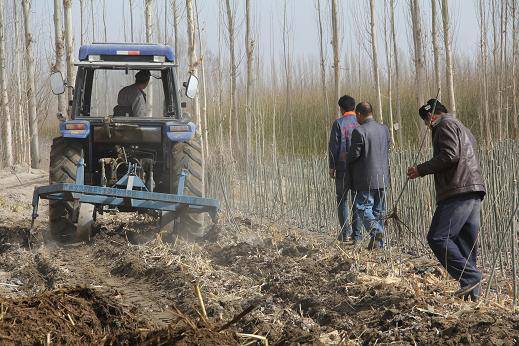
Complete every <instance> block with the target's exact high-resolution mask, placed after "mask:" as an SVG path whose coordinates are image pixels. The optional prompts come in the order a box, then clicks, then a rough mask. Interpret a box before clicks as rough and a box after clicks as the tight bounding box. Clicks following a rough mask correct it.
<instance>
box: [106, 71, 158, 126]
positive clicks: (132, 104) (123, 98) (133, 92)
mask: <svg viewBox="0 0 519 346" xmlns="http://www.w3.org/2000/svg"><path fill="white" fill-rule="evenodd" d="M150 75H151V74H150V71H148V70H140V71H139V72H137V73H136V74H135V83H134V84H132V85H128V86H126V87H124V88H122V89H121V90H120V91H119V94H118V96H117V107H115V109H114V115H115V116H119V115H121V113H122V114H128V115H129V116H131V117H145V116H146V93H145V92H144V89H146V87H147V86H148V83H149V82H150ZM116 113H118V114H116Z"/></svg>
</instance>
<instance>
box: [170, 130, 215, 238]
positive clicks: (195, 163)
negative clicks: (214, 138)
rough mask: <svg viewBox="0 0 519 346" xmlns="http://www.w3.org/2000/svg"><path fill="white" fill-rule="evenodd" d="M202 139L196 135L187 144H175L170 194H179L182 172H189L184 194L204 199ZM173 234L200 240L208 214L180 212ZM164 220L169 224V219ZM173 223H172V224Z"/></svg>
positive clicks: (172, 150)
mask: <svg viewBox="0 0 519 346" xmlns="http://www.w3.org/2000/svg"><path fill="white" fill-rule="evenodd" d="M203 167H204V165H203V155H202V144H201V138H200V136H198V135H195V136H194V137H193V138H192V139H190V140H189V141H186V142H178V143H175V144H173V146H172V149H171V166H170V193H174V194H176V193H178V181H179V178H180V174H181V172H182V170H187V172H188V174H187V176H186V180H185V184H184V194H186V195H190V196H197V197H203V194H204V185H203V184H204V183H203V177H204V171H203ZM175 218H176V220H175V222H174V227H173V233H174V234H175V235H179V236H181V237H183V238H186V239H200V238H202V237H203V236H204V235H205V231H206V228H207V219H208V217H207V213H192V212H191V213H190V212H188V211H187V210H180V211H179V212H177V214H176V215H175ZM164 220H165V221H166V223H167V220H168V217H165V218H164ZM170 223H171V222H170ZM163 225H164V223H163Z"/></svg>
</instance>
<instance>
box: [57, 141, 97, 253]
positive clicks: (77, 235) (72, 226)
mask: <svg viewBox="0 0 519 346" xmlns="http://www.w3.org/2000/svg"><path fill="white" fill-rule="evenodd" d="M82 152H83V147H82V145H81V143H78V142H76V141H68V140H66V139H64V138H62V137H58V138H54V140H53V141H52V146H51V149H50V165H49V183H50V184H58V183H75V181H76V170H77V165H78V163H79V160H80V159H81V155H82ZM93 211H94V209H93V206H92V205H89V204H77V205H75V204H74V202H68V201H52V200H49V229H48V233H47V238H50V240H53V241H56V242H59V243H63V244H66V243H73V242H76V241H80V240H88V238H89V237H90V231H91V227H92V223H93ZM74 213H77V214H76V215H78V218H77V223H73V222H72V221H71V217H72V215H73V214H74Z"/></svg>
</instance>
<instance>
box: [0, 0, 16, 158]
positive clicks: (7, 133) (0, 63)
mask: <svg viewBox="0 0 519 346" xmlns="http://www.w3.org/2000/svg"><path fill="white" fill-rule="evenodd" d="M4 23H5V22H4V4H3V1H0V112H1V113H2V114H3V116H4V117H3V119H2V123H3V125H4V126H3V129H4V134H3V137H4V141H3V142H4V143H3V145H4V151H5V163H6V165H7V166H9V167H11V166H12V165H13V164H14V158H13V137H12V126H11V110H10V108H9V96H8V94H7V81H6V73H5V70H6V65H5V32H4Z"/></svg>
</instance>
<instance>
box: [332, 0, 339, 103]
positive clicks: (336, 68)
mask: <svg viewBox="0 0 519 346" xmlns="http://www.w3.org/2000/svg"><path fill="white" fill-rule="evenodd" d="M331 5H332V6H331V7H332V49H333V72H334V78H335V84H334V96H335V100H338V99H339V97H340V95H339V92H340V90H339V82H340V66H339V28H338V26H339V25H338V20H337V0H331Z"/></svg>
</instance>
